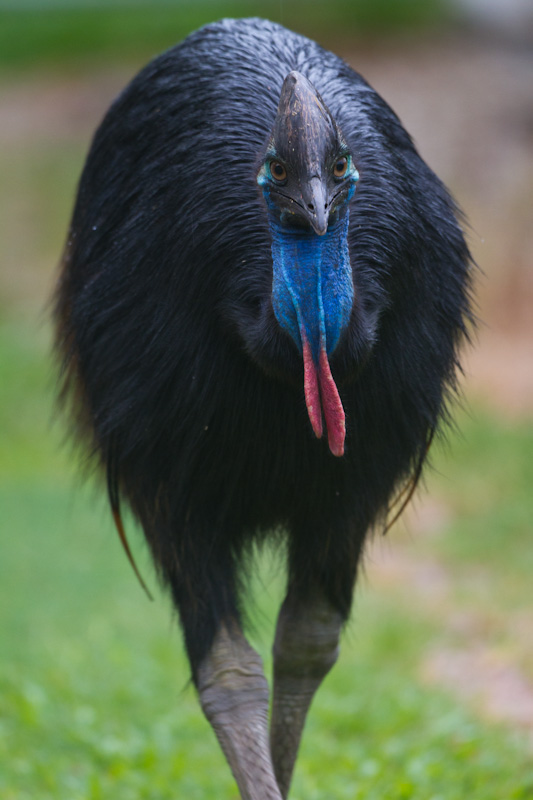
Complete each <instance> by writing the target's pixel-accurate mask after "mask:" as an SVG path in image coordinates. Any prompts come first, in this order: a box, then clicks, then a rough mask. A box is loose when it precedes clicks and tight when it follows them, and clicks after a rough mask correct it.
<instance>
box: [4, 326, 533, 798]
mask: <svg viewBox="0 0 533 800" xmlns="http://www.w3.org/2000/svg"><path fill="white" fill-rule="evenodd" d="M47 339H48V337H43V336H42V335H41V334H40V333H39V328H38V327H35V328H34V329H32V328H31V327H30V328H28V327H27V326H25V327H24V328H21V327H20V323H16V322H14V321H13V320H11V321H9V320H8V321H5V322H4V324H3V326H2V327H1V328H0V365H1V381H0V387H1V392H2V393H1V396H0V409H1V424H2V429H3V430H4V431H6V434H7V439H5V440H4V444H5V447H3V448H2V451H1V452H2V461H1V462H0V474H1V475H2V483H1V488H0V528H1V530H2V531H3V540H2V554H1V559H0V586H1V587H2V595H3V602H2V604H0V629H1V630H2V636H1V637H0V764H2V769H1V770H0V798H1V799H2V800H25V798H28V800H29V798H37V800H44V799H45V798H50V799H51V798H54V800H63V799H64V800H78V799H79V800H82V799H83V800H89V799H90V800H97V799H98V798H108V797H111V796H114V797H118V798H121V800H128V798H132V800H133V798H149V797H150V798H152V797H158V798H161V800H164V798H175V797H189V798H199V799H200V798H214V797H217V798H228V800H229V798H235V788H234V784H233V781H232V779H231V776H230V775H229V772H228V769H227V767H226V765H225V763H224V760H223V758H222V756H221V754H220V753H219V751H218V747H217V745H216V742H215V740H214V737H213V735H212V733H211V731H210V730H209V728H208V726H207V724H206V722H205V721H204V720H203V718H202V716H201V712H200V710H199V708H198V705H197V702H196V699H195V696H194V692H193V690H192V689H191V687H190V686H189V685H188V667H187V664H186V660H185V657H184V654H183V650H182V648H181V644H180V638H179V634H178V631H177V626H176V624H175V621H174V620H173V617H172V614H171V611H170V608H169V604H168V602H167V600H166V599H165V598H163V597H161V596H159V595H157V599H156V602H154V603H150V602H148V600H147V599H146V598H145V596H144V594H143V593H142V591H141V590H140V588H139V586H138V585H137V583H136V581H135V579H134V576H133V574H132V573H131V570H130V568H129V566H128V564H127V562H126V560H125V558H124V555H123V553H122V552H121V549H120V545H119V543H118V541H117V539H116V536H115V534H114V532H113V530H112V526H111V523H110V520H109V515H108V513H107V510H106V508H105V503H104V501H103V499H102V497H101V496H100V493H99V492H98V491H97V490H96V489H95V487H92V488H89V489H85V490H82V489H80V487H79V486H77V484H76V481H75V480H74V478H73V477H71V476H73V472H74V464H73V463H71V461H70V458H69V456H68V453H67V452H59V450H58V444H59V439H60V431H59V430H58V431H56V432H55V434H53V433H52V432H51V431H50V429H49V427H48V421H49V418H50V415H51V392H50V374H49V366H48V364H47V361H46V348H47V346H48V345H47ZM491 443H492V444H491ZM526 449H527V448H526V447H525V445H524V441H523V430H522V428H521V427H520V426H517V427H516V428H514V427H509V426H506V425H502V424H501V423H499V422H498V421H497V420H495V419H493V418H490V417H488V416H479V417H477V418H476V419H475V420H474V421H472V422H471V423H469V424H468V426H467V430H466V434H465V438H464V439H463V441H462V442H461V441H459V442H454V451H455V452H456V453H457V456H456V455H454V456H453V461H452V460H451V456H445V454H443V453H441V454H439V456H438V459H437V461H438V464H439V468H440V470H441V472H442V473H445V474H446V475H447V476H448V478H447V479H446V480H444V479H443V478H437V479H436V480H437V483H439V482H440V485H441V486H442V485H443V486H445V487H446V491H447V493H448V496H447V499H448V501H449V502H450V503H451V504H452V507H453V508H456V509H457V510H458V511H459V510H461V513H466V515H467V522H465V523H462V522H459V521H457V522H456V523H454V525H458V526H459V525H463V524H464V525H470V526H472V527H474V528H475V527H476V526H478V527H479V528H480V529H481V528H482V527H483V526H485V528H486V530H485V534H486V537H487V541H488V542H490V543H491V544H490V546H489V547H485V545H484V542H483V540H482V538H481V536H479V537H472V539H471V542H470V544H469V546H468V548H467V550H466V551H464V550H461V549H460V548H459V549H457V548H456V546H455V545H454V544H453V542H455V541H456V540H457V541H459V540H460V539H461V536H460V532H459V530H455V529H452V530H451V533H450V537H451V540H450V541H451V544H450V543H448V544H447V545H446V548H448V549H449V553H448V555H447V557H448V558H450V559H452V558H453V559H454V560H456V561H457V562H458V563H460V564H461V568H462V569H463V568H465V569H466V567H467V565H468V563H469V562H470V560H471V559H473V558H475V559H477V561H478V563H479V562H480V561H481V563H483V565H484V567H485V568H486V569H487V570H489V571H491V574H494V575H498V573H499V568H500V565H499V563H496V560H495V557H494V555H495V552H496V549H497V548H496V541H497V540H498V538H499V541H500V547H505V548H506V549H507V550H508V549H509V548H511V549H513V548H514V549H515V551H516V558H517V560H519V559H518V554H519V552H521V551H522V552H523V550H524V540H523V536H524V532H523V531H522V528H521V523H519V524H518V525H517V526H516V527H514V526H513V525H511V527H506V528H505V529H504V530H502V529H501V528H500V525H499V522H500V520H499V518H498V516H497V515H495V514H494V513H493V514H492V518H493V520H494V523H493V524H492V525H491V524H490V513H489V512H488V510H487V509H486V508H485V504H484V503H483V502H482V501H483V498H484V497H488V498H489V499H490V500H491V502H492V503H493V506H492V507H493V509H494V508H495V507H496V506H497V505H498V498H499V497H500V494H499V492H500V488H501V487H500V483H501V480H502V474H501V471H500V468H499V467H498V464H500V466H501V469H503V473H504V477H505V478H506V480H507V478H509V480H507V483H506V486H505V492H506V494H505V497H506V506H508V507H509V508H515V511H514V512H513V514H512V516H513V518H514V516H517V517H518V518H519V519H521V518H522V515H523V514H526V513H528V512H527V509H528V508H529V512H531V499H530V498H529V496H528V495H527V494H526V493H525V491H524V484H523V480H522V479H524V480H525V477H524V476H523V475H522V469H523V467H524V466H526V467H527V464H525V465H524V464H522V463H521V459H522V458H523V453H524V452H525V451H526ZM498 450H499V452H500V453H501V454H502V455H501V456H500V458H498ZM503 454H506V455H505V459H506V461H504V457H503ZM526 461H527V460H526ZM512 469H515V473H514V475H515V479H514V480H512V479H511V478H512V476H511V475H509V470H512ZM480 471H483V475H484V481H483V482H482V486H480V487H477V488H475V492H476V493H477V495H479V498H480V499H479V503H474V502H473V500H472V499H471V491H474V490H473V489H472V487H471V486H470V482H471V481H475V480H476V477H475V476H476V475H478V477H479V472H480ZM450 476H453V482H452V477H450ZM436 489H437V490H440V488H439V485H438V486H437V487H436ZM469 498H470V503H471V505H470V507H467V508H466V509H465V508H464V505H465V504H467V505H468V502H469ZM486 512H487V513H489V518H488V519H486V518H485V517H484V515H485V514H486ZM480 517H482V518H483V519H480ZM458 519H459V518H458ZM129 527H130V531H131V523H130V526H129ZM130 535H131V538H132V542H133V543H134V544H135V550H136V551H137V553H138V556H137V557H138V559H139V562H140V565H141V568H142V571H143V573H144V574H145V575H146V576H147V577H148V579H149V582H150V583H151V585H152V586H154V585H155V582H154V579H153V576H152V573H151V568H150V566H149V563H148V560H147V558H146V553H145V550H144V546H143V545H142V543H141V538H140V536H139V535H138V533H135V532H133V531H131V533H130ZM390 535H392V536H393V535H394V533H391V534H390ZM422 546H423V548H427V547H429V545H428V544H427V543H424V542H422ZM476 547H477V550H476ZM441 548H442V549H444V545H442V544H441V542H440V539H439V543H438V548H437V549H438V550H440V549H441ZM446 552H448V551H446ZM506 558H507V556H505V557H504V558H503V562H504V568H505V569H506V568H507V567H506V566H505V564H506ZM509 559H510V560H509V564H508V568H509V569H510V570H511V569H512V565H513V564H514V563H515V558H514V557H513V558H511V557H509ZM259 561H260V565H261V568H262V573H261V575H262V578H261V582H258V581H256V582H255V583H254V589H255V597H256V613H255V615H254V622H255V625H254V631H255V632H254V636H253V641H254V644H255V646H256V647H258V648H259V650H260V651H261V652H262V654H263V656H264V658H265V661H266V662H267V665H269V649H270V642H271V639H272V627H273V624H274V619H275V613H276V609H277V606H278V604H279V601H280V599H281V591H282V580H283V579H282V576H281V575H279V574H277V573H276V568H275V567H276V564H277V562H276V561H275V560H270V559H268V558H262V559H260V560H259ZM440 636H441V631H440V628H439V624H438V622H436V621H435V620H434V619H432V618H431V617H430V615H429V614H426V612H425V611H424V609H420V608H418V609H416V608H413V606H412V605H411V604H410V602H409V599H408V593H406V592H403V593H401V595H395V594H394V592H392V593H391V592H390V591H386V592H380V591H378V590H377V589H376V588H375V587H372V586H369V585H368V584H367V583H366V582H365V581H363V582H362V584H361V588H360V591H359V593H358V599H357V603H356V609H355V615H354V621H353V623H352V624H351V626H350V628H349V630H348V633H347V636H346V637H345V641H344V646H343V650H342V656H341V659H340V662H339V664H338V665H337V666H336V668H335V669H334V671H333V672H332V673H331V674H330V676H329V677H328V679H327V680H326V682H325V685H324V686H323V687H322V689H321V691H320V693H319V695H318V696H317V699H316V701H315V704H314V707H313V710H312V713H311V716H310V719H309V723H308V726H307V729H306V735H305V739H304V742H303V746H302V751H301V757H300V759H299V762H298V769H297V773H296V778H295V783H294V790H293V796H294V797H295V798H298V797H305V798H307V800H314V798H320V797H328V798H335V799H338V800H340V799H341V798H346V800H348V798H349V799H350V800H353V799H354V798H355V799H356V800H357V798H361V800H362V798H365V800H372V799H373V798H376V800H377V798H383V797H387V798H390V800H407V799H408V798H409V800H429V798H431V800H462V798H464V797H468V798H469V800H475V798H479V800H501V798H502V797H506V798H528V797H531V796H532V793H533V769H532V767H531V762H530V761H529V760H528V755H527V751H526V749H525V745H524V743H523V742H522V741H521V739H520V737H519V736H518V734H513V733H510V732H508V731H505V730H503V729H500V728H498V727H496V726H491V725H488V724H486V723H483V722H481V721H479V720H476V719H475V717H474V716H473V714H472V713H470V712H468V711H467V710H466V709H465V708H462V707H460V705H459V704H458V703H456V702H455V701H454V700H453V699H452V698H450V697H448V696H447V695H445V694H444V693H442V692H439V691H435V690H431V689H429V688H427V687H423V686H421V685H420V682H419V679H418V665H419V662H420V660H421V658H422V657H423V654H424V653H425V652H426V651H427V649H428V648H430V647H432V646H433V645H435V644H436V643H438V641H439V637H440Z"/></svg>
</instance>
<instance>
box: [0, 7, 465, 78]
mask: <svg viewBox="0 0 533 800" xmlns="http://www.w3.org/2000/svg"><path fill="white" fill-rule="evenodd" d="M50 6H51V7H49V8H43V9H41V10H38V9H37V10H36V9H35V8H30V9H24V4H21V5H19V6H17V5H16V4H9V7H8V8H4V9H3V10H2V3H0V70H1V69H13V68H17V69H20V68H24V69H34V68H35V66H36V64H39V65H41V66H42V65H43V64H47V65H62V66H63V67H64V66H65V65H69V66H70V67H72V66H75V65H80V64H83V63H86V62H87V60H90V61H91V60H94V58H95V56H98V58H99V59H104V60H106V61H107V62H109V61H113V62H117V61H121V60H124V59H130V60H131V59H137V58H139V59H140V62H139V63H142V61H144V60H146V59H147V58H149V57H150V56H152V55H154V54H155V53H158V52H160V51H161V50H163V49H165V48H167V47H170V46H171V45H173V44H174V43H175V42H177V41H179V40H180V39H182V38H183V37H184V36H186V35H187V34H188V33H190V32H191V31H193V30H195V29H196V28H199V27H200V26H201V25H205V24H206V23H207V22H210V21H212V20H215V19H220V18H221V17H246V16H260V17H266V18H268V19H272V20H274V21H275V22H281V23H282V24H283V25H286V26H287V27H293V28H295V29H297V30H299V31H301V32H302V33H304V34H306V35H308V36H314V37H316V36H318V37H319V38H322V39H323V38H324V37H325V38H326V39H329V40H331V39H333V38H336V39H338V37H339V35H343V36H348V35H357V36H361V35H366V34H369V33H374V34H375V33H377V32H379V33H380V34H383V33H384V32H398V31H402V30H403V31H410V32H411V33H412V32H413V31H415V30H419V29H421V28H427V27H428V26H433V25H435V24H437V23H443V22H444V21H449V20H450V19H451V18H452V17H453V14H452V13H451V10H450V6H449V5H448V4H446V3H445V2H444V1H443V0H402V2H400V3H398V2H396V0H330V2H329V4H328V9H327V14H325V13H324V7H323V4H322V3H320V2H318V0H305V2H304V1H303V0H201V2H193V1H192V0H181V1H180V2H169V0H156V1H155V2H153V3H148V2H142V0H130V2H128V0H113V1H112V2H109V3H103V2H96V3H83V4H82V5H81V8H80V7H79V6H78V7H77V8H76V7H75V4H74V5H72V6H70V7H69V4H68V3H59V4H56V8H54V3H51V4H50ZM147 9H148V10H147Z"/></svg>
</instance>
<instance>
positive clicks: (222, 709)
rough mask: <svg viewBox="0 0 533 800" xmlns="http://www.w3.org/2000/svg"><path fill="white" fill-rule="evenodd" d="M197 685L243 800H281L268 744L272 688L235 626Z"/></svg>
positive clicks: (219, 639)
mask: <svg viewBox="0 0 533 800" xmlns="http://www.w3.org/2000/svg"><path fill="white" fill-rule="evenodd" d="M196 683H197V686H198V692H199V695H200V703H201V705H202V709H203V711H204V713H205V715H206V717H207V719H208V720H209V722H210V723H211V725H212V727H213V730H214V731H215V734H216V736H217V738H218V741H219V743H220V746H221V747H222V750H223V752H224V755H225V756H226V759H227V761H228V764H229V766H230V767H231V771H232V772H233V775H234V777H235V780H236V781H237V785H238V787H239V790H240V793H241V797H242V800H282V798H281V794H280V792H279V789H278V786H277V783H276V779H275V777H274V770H273V767H272V760H271V756H270V749H269V745H268V684H267V681H266V678H265V676H264V673H263V666H262V663H261V658H260V657H259V655H258V654H257V653H256V652H255V650H253V649H252V648H251V647H250V645H249V644H248V642H247V641H246V639H245V638H244V635H243V633H242V631H241V630H240V628H239V626H238V625H237V623H236V622H232V623H228V624H227V625H222V626H221V628H220V629H219V631H218V633H217V635H216V637H215V641H214V643H213V645H212V647H211V650H210V651H209V653H208V655H207V656H206V657H205V658H204V659H203V661H202V662H201V663H200V666H199V668H198V671H197V675H196Z"/></svg>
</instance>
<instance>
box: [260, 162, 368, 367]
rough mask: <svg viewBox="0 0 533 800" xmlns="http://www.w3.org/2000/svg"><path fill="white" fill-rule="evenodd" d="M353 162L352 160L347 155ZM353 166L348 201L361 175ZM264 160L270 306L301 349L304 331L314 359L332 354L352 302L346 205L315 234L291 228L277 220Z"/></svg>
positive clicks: (347, 210) (261, 177) (348, 317)
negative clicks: (269, 238)
mask: <svg viewBox="0 0 533 800" xmlns="http://www.w3.org/2000/svg"><path fill="white" fill-rule="evenodd" d="M350 161H351V159H350ZM350 167H351V175H350V177H351V181H352V183H351V187H350V191H349V192H348V195H347V197H346V201H345V205H346V206H347V204H348V202H349V200H350V198H351V197H352V196H353V193H354V191H355V184H356V181H357V179H358V177H359V175H358V173H357V170H355V168H354V167H353V166H352V165H351V164H350ZM267 169H268V167H267V166H266V165H265V167H263V168H262V169H261V171H260V173H259V176H258V183H259V184H260V185H261V186H262V188H263V193H264V196H265V200H266V203H267V207H268V216H269V223H270V231H271V235H272V263H273V280H272V305H273V308H274V313H275V315H276V318H277V320H278V322H279V324H280V325H281V327H282V328H283V329H284V330H285V331H286V332H287V333H288V334H289V335H290V336H291V338H292V339H293V341H294V342H295V344H296V346H297V347H298V350H299V351H300V353H301V352H302V350H303V342H302V338H303V336H305V338H306V339H307V341H308V342H309V344H310V347H311V353H312V356H313V360H314V362H315V364H318V359H319V353H320V350H321V349H322V348H324V349H325V351H326V353H327V355H328V357H329V356H330V355H331V353H333V351H334V350H335V347H336V346H337V344H338V341H339V339H340V337H341V334H342V332H343V330H344V329H345V328H346V326H347V325H348V322H349V320H350V315H351V312H352V306H353V301H354V287H353V278H352V267H351V264H350V254H349V250H348V225H349V209H348V208H347V207H346V208H342V209H341V212H340V214H337V215H336V216H340V219H339V218H338V219H336V220H335V222H334V223H330V224H329V226H328V229H327V231H326V233H325V234H324V235H322V236H319V235H318V234H316V233H315V232H314V231H312V230H311V229H304V228H297V227H294V226H293V227H291V226H290V225H285V224H283V222H282V221H281V219H280V214H279V209H278V208H277V206H276V205H275V202H274V201H273V199H272V195H271V192H270V185H271V181H270V175H269V174H268V172H267Z"/></svg>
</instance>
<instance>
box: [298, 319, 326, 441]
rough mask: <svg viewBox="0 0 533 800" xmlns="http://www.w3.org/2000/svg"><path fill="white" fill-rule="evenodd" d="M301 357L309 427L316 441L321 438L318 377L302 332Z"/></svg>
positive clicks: (307, 343)
mask: <svg viewBox="0 0 533 800" xmlns="http://www.w3.org/2000/svg"><path fill="white" fill-rule="evenodd" d="M302 344H303V357H304V391H305V404H306V406H307V413H308V414H309V419H310V420H311V425H312V427H313V430H314V432H315V436H316V437H317V439H320V437H321V436H322V408H321V406H320V394H319V392H318V376H317V371H316V367H315V365H314V363H313V356H312V355H311V348H310V346H309V342H308V341H307V339H306V337H305V335H304V334H303V332H302Z"/></svg>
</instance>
